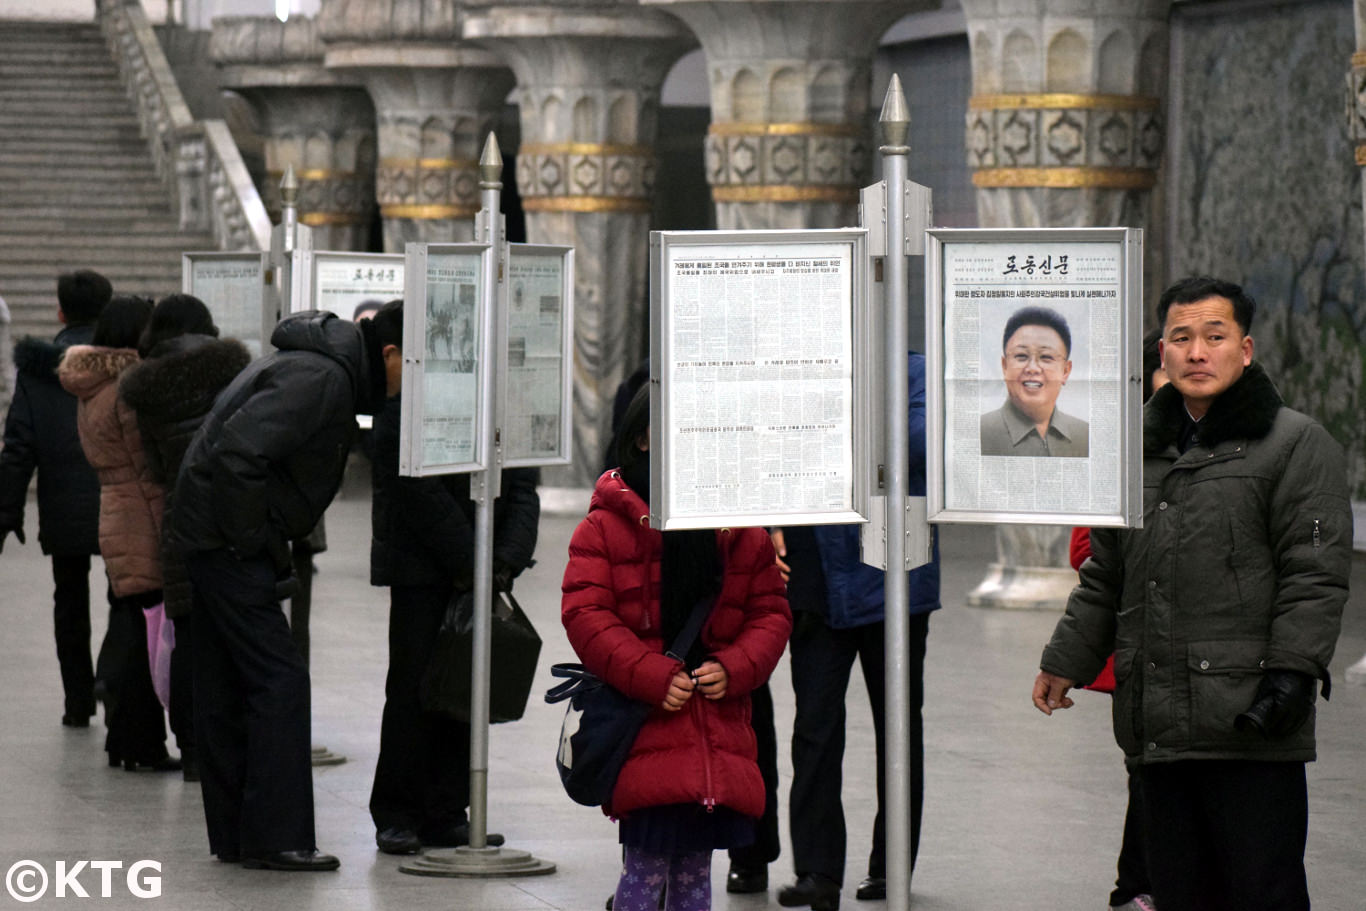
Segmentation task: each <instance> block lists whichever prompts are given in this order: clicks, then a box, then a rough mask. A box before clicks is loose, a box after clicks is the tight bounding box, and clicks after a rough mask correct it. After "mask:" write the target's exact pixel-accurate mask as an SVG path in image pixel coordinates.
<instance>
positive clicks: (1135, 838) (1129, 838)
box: [1110, 769, 1153, 907]
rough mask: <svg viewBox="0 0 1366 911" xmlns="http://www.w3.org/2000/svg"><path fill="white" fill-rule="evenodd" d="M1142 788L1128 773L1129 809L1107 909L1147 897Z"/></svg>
mask: <svg viewBox="0 0 1366 911" xmlns="http://www.w3.org/2000/svg"><path fill="white" fill-rule="evenodd" d="M1145 813H1146V810H1145V809H1144V806H1143V785H1142V784H1141V783H1140V782H1139V778H1138V772H1137V771H1136V770H1134V769H1130V770H1129V808H1128V809H1127V810H1125V811H1124V840H1123V841H1122V842H1121V843H1120V845H1119V861H1118V862H1117V863H1116V865H1115V866H1116V869H1117V872H1118V874H1119V875H1118V876H1117V877H1116V878H1115V889H1114V891H1113V892H1111V893H1110V906H1111V907H1117V906H1119V905H1124V904H1128V903H1129V902H1131V901H1133V900H1134V899H1135V898H1137V897H1138V896H1140V895H1151V894H1152V891H1153V887H1152V879H1151V878H1150V877H1149V876H1148V846H1147V844H1145V842H1144V835H1143V817H1144V814H1145Z"/></svg>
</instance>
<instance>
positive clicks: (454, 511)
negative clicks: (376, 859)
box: [370, 302, 541, 854]
mask: <svg viewBox="0 0 1366 911" xmlns="http://www.w3.org/2000/svg"><path fill="white" fill-rule="evenodd" d="M402 312H403V311H402V309H401V307H400V306H399V305H398V304H397V302H395V303H392V304H386V305H385V307H384V308H383V309H381V310H380V312H379V313H378V314H376V315H375V317H374V320H373V322H374V323H375V324H376V328H377V329H378V330H379V336H380V339H381V341H382V343H383V344H384V349H383V351H384V353H385V355H386V363H391V364H393V365H394V367H395V369H396V370H398V371H399V376H396V377H395V381H394V382H393V383H392V384H391V386H390V388H391V389H393V391H394V392H395V394H394V395H392V396H391V397H390V398H389V400H388V401H387V402H386V403H385V405H384V409H383V410H382V411H381V412H380V413H379V414H378V415H377V416H376V418H375V427H374V437H373V439H374V446H375V450H374V461H373V463H372V477H373V480H374V503H373V509H372V513H371V528H372V539H371V544H370V582H371V584H373V585H387V586H389V673H388V677H387V679H386V680H385V685H384V695H385V700H384V715H383V719H382V721H381V722H380V741H379V761H378V763H376V766H375V783H374V787H373V788H372V790H371V792H370V816H371V818H372V819H373V820H374V823H375V832H376V834H375V843H376V845H377V846H378V847H379V849H380V850H381V851H383V852H385V853H387V854H415V853H417V852H418V851H419V850H421V848H422V847H423V846H424V845H425V846H428V847H452V846H458V845H462V844H466V843H468V841H469V826H468V822H467V819H466V815H465V811H466V809H467V808H468V806H469V797H470V795H469V777H470V765H469V761H470V726H469V724H468V723H462V722H458V721H454V720H451V719H449V718H446V717H445V716H442V715H437V714H434V713H430V712H425V711H423V709H422V705H421V702H420V699H419V695H418V693H419V687H420V684H421V681H422V675H423V672H424V671H425V670H426V667H427V662H428V661H429V660H430V657H431V653H432V646H433V645H434V644H435V642H436V638H437V632H438V630H439V629H440V627H441V621H442V618H443V617H444V616H445V613H446V607H447V605H448V604H449V603H450V602H451V599H452V597H453V596H455V595H457V594H459V593H461V592H466V591H469V590H470V589H471V588H472V587H473V585H474V512H475V504H474V501H473V500H471V499H470V476H469V475H468V474H453V475H440V476H435V477H425V478H417V477H401V476H400V475H399V473H398V461H399V460H398V454H399V453H398V451H399V432H400V415H401V411H402V405H401V398H400V396H399V395H398V394H397V392H398V389H397V386H398V385H399V383H398V379H399V378H400V377H401V365H402V362H403V354H402V347H401V346H402V342H403V318H402ZM539 481H540V471H539V470H538V469H535V468H512V469H505V470H504V471H503V472H502V484H501V487H500V489H499V495H498V499H497V501H496V502H495V505H494V513H493V579H494V587H495V588H496V589H498V590H499V591H510V590H511V588H512V580H513V579H514V578H515V577H516V576H517V575H518V574H519V573H521V571H522V570H523V569H525V568H527V567H528V566H530V565H531V563H532V559H531V555H532V552H533V551H534V550H535V548H536V534H537V525H538V523H539V521H540V513H541V506H540V499H539V497H538V496H537V494H536V485H537V483H538V482H539ZM466 673H468V670H466ZM488 841H489V844H490V845H499V844H502V843H503V837H502V836H501V835H498V834H496V833H495V834H490V835H489V838H488Z"/></svg>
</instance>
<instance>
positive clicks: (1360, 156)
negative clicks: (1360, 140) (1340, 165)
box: [1356, 145, 1366, 168]
mask: <svg viewBox="0 0 1366 911" xmlns="http://www.w3.org/2000/svg"><path fill="white" fill-rule="evenodd" d="M1356 153H1357V164H1359V165H1361V167H1363V168H1366V145H1360V146H1357V150H1356Z"/></svg>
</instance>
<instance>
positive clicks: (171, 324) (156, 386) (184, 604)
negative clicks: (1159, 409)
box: [119, 294, 251, 781]
mask: <svg viewBox="0 0 1366 911" xmlns="http://www.w3.org/2000/svg"><path fill="white" fill-rule="evenodd" d="M138 353H139V354H141V355H142V358H143V359H142V362H141V363H139V364H138V365H136V366H134V367H132V368H130V369H129V370H128V372H127V373H125V374H124V375H123V378H122V380H121V381H120V383H119V395H121V396H122V397H123V400H124V401H125V402H126V403H127V404H128V406H129V407H131V408H132V409H133V411H134V412H136V413H137V417H138V430H139V431H140V432H141V433H142V445H143V449H144V450H146V453H147V466H148V468H149V469H150V471H151V473H152V478H153V480H155V481H156V482H157V483H158V484H161V485H162V486H163V487H164V488H166V501H165V509H164V514H163V517H162V529H161V531H162V535H161V579H162V586H163V592H164V595H165V599H166V617H167V618H168V619H169V620H170V621H171V622H172V623H173V624H174V626H175V641H176V647H175V650H174V651H172V652H171V704H170V706H169V712H170V719H171V730H172V731H174V732H175V735H176V742H177V744H178V745H179V747H180V758H181V761H182V762H183V763H184V767H185V779H186V780H187V781H197V780H198V779H199V764H198V754H197V750H196V749H195V740H194V721H193V711H194V710H193V706H194V701H193V683H192V680H193V676H192V674H193V660H192V656H193V652H194V629H193V625H192V617H193V615H192V614H191V610H190V609H191V608H192V607H193V605H194V600H193V592H192V591H191V588H190V579H189V576H188V575H187V574H186V571H185V562H184V561H183V560H182V559H180V556H179V555H178V554H177V553H176V552H175V551H174V550H173V549H172V548H171V547H170V541H169V534H168V530H169V526H170V519H171V515H172V512H173V511H174V508H175V502H174V501H175V497H174V485H175V480H176V476H177V475H179V474H180V463H181V462H182V461H183V460H184V458H185V450H187V449H188V448H189V446H190V440H192V439H193V438H194V434H195V431H197V430H198V429H199V425H200V424H202V423H204V418H205V417H206V416H207V415H208V413H209V409H210V408H211V407H213V402H214V399H215V398H216V397H217V395H218V393H219V392H221V391H222V390H223V388H224V387H225V386H227V385H228V383H230V382H231V381H232V379H233V377H235V376H237V374H239V373H241V372H242V370H243V368H245V367H246V366H247V364H249V363H250V362H251V353H250V352H249V351H248V350H247V347H246V346H245V345H243V344H242V343H241V342H239V341H237V340H236V339H219V338H218V327H217V326H215V325H214V323H213V317H212V316H211V315H210V313H209V308H208V307H207V306H205V304H204V302H203V301H201V300H199V299H198V298H196V297H192V296H191V295H188V294H172V295H169V296H168V297H164V298H162V299H161V300H160V301H159V302H158V303H157V305H156V309H155V310H153V311H152V318H151V321H150V322H149V323H148V324H147V328H146V330H144V332H143V334H142V339H141V340H140V341H139V343H138Z"/></svg>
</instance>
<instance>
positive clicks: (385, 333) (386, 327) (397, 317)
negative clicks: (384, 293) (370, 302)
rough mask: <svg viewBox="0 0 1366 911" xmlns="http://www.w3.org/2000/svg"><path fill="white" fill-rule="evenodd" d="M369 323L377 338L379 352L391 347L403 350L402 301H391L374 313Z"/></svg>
mask: <svg viewBox="0 0 1366 911" xmlns="http://www.w3.org/2000/svg"><path fill="white" fill-rule="evenodd" d="M370 319H371V321H372V322H373V323H374V324H375V335H376V336H377V337H378V338H379V350H380V351H383V350H384V349H385V348H386V347H388V346H389V345H393V346H395V347H396V348H398V349H399V350H400V351H401V350H403V301H401V300H392V301H389V303H387V304H385V305H384V306H382V307H380V308H379V309H378V310H376V311H375V315H374V316H372V317H371V318H370Z"/></svg>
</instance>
